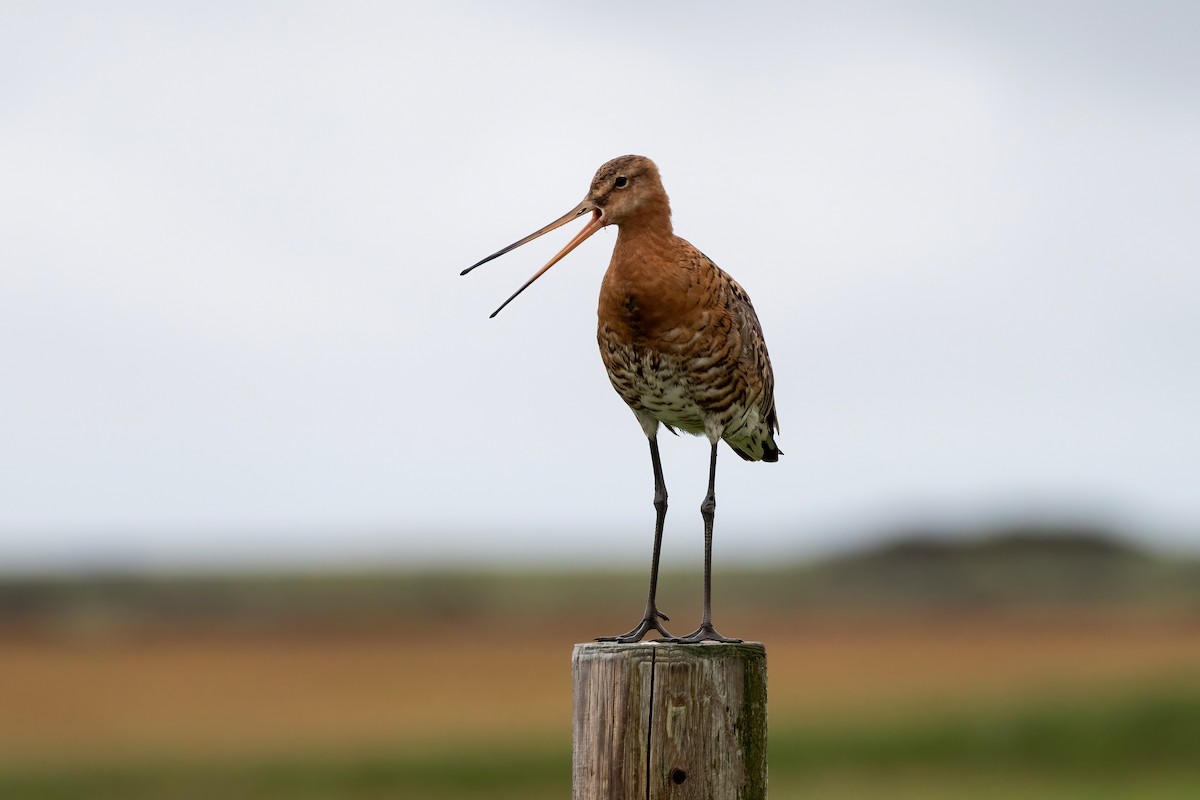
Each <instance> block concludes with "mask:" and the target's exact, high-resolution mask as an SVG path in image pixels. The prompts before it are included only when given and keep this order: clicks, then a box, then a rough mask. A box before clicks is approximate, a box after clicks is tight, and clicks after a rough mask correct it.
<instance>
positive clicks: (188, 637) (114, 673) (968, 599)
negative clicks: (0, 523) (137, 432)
mask: <svg viewBox="0 0 1200 800" xmlns="http://www.w3.org/2000/svg"><path fill="white" fill-rule="evenodd" d="M910 556H911V554H908V555H904V556H903V557H902V558H900V559H899V560H897V558H896V554H895V553H891V554H889V555H888V556H887V558H885V559H883V561H880V562H878V563H875V564H872V562H870V561H869V560H864V559H857V560H854V561H853V562H847V563H845V564H841V565H834V566H829V565H826V566H823V567H819V568H811V569H808V568H806V569H805V570H801V571H795V570H782V571H780V570H777V571H773V572H747V573H727V574H723V575H720V576H718V579H717V586H718V591H717V594H718V596H717V603H718V606H717V608H718V611H719V613H720V614H721V615H720V616H719V617H718V624H719V626H720V627H722V629H724V630H727V631H733V632H736V633H738V634H739V635H741V636H744V637H746V638H750V639H757V640H761V641H763V642H765V643H766V645H767V652H768V663H769V695H770V736H771V762H770V768H771V791H772V796H773V797H776V798H787V797H798V798H799V797H830V798H849V797H878V796H889V797H1048V798H1049V797H1055V798H1057V797H1139V798H1140V797H1180V798H1182V797H1196V796H1200V603H1197V602H1196V600H1197V597H1198V596H1200V590H1196V591H1192V589H1190V588H1189V587H1191V586H1192V583H1191V581H1192V578H1193V577H1194V567H1192V566H1190V565H1187V564H1183V565H1181V564H1179V563H1178V562H1171V563H1167V562H1162V563H1159V562H1156V561H1154V560H1147V559H1145V558H1142V557H1136V558H1135V557H1131V556H1129V555H1128V554H1120V555H1118V556H1113V555H1112V554H1109V555H1106V556H1104V557H1103V558H1102V559H1101V560H1099V561H1095V560H1094V561H1093V562H1092V563H1091V565H1090V566H1086V559H1085V561H1084V562H1078V561H1077V560H1075V561H1072V562H1071V564H1073V566H1067V562H1065V561H1062V563H1059V562H1060V561H1061V559H1062V554H1058V555H1055V554H1053V553H1051V554H1050V555H1046V554H1042V555H1040V556H1039V555H1037V554H1036V553H1034V554H1032V555H1031V553H1030V552H1023V553H1022V555H1021V556H1020V558H1019V559H1018V561H1017V562H1012V563H1008V564H1007V565H1006V564H1004V563H1002V562H1003V559H1000V561H997V560H996V556H995V554H991V555H987V556H986V558H985V559H984V561H980V560H979V558H977V557H975V556H970V557H966V558H965V559H964V558H963V557H961V554H959V555H956V556H954V557H953V559H952V560H954V561H955V563H954V564H952V565H948V564H946V563H942V562H940V561H939V559H941V558H942V556H934V557H933V560H932V561H931V560H930V558H929V557H928V554H927V553H925V554H919V555H918V558H917V561H916V562H913V561H912V560H911V558H910ZM1070 558H1071V559H1078V558H1079V554H1077V553H1076V554H1074V555H1072V556H1070ZM905 559H908V560H907V561H906V560H905ZM1114 559H1115V560H1114ZM914 563H915V564H916V566H915V567H914ZM1080 563H1084V564H1085V566H1084V567H1082V568H1081V567H1080V566H1079V565H1080ZM1021 564H1024V565H1025V566H1023V567H1022V566H1020V565H1021ZM1030 564H1032V565H1034V567H1035V569H1034V572H1035V573H1040V572H1042V571H1044V570H1046V569H1049V570H1050V572H1051V573H1053V574H1054V575H1056V576H1057V578H1056V580H1053V581H1049V582H1047V583H1044V584H1039V583H1038V581H1040V580H1043V579H1042V578H1040V577H1039V578H1031V577H1030V576H1029V574H1027V568H1028V566H1029V565H1030ZM1056 565H1057V566H1056ZM877 569H881V570H884V571H885V572H886V573H887V574H888V575H890V576H891V579H893V580H895V579H897V577H898V576H899V578H900V579H901V582H904V580H907V579H906V578H904V576H905V574H906V573H907V574H908V575H909V577H911V578H913V580H912V581H911V585H910V586H909V588H908V590H907V591H900V589H898V588H896V587H893V588H892V589H890V590H888V591H889V593H890V594H887V595H885V596H887V597H891V601H890V602H885V601H884V599H883V598H881V597H879V596H876V594H875V591H877V590H879V588H880V587H879V586H878V582H876V581H870V580H867V578H868V577H869V576H870V575H871V574H872V572H873V571H874V570H877ZM914 570H915V571H914ZM1072 570H1081V571H1076V572H1072ZM856 571H857V572H856ZM1006 571H1007V572H1006ZM1098 572H1105V577H1104V579H1103V581H1104V584H1105V586H1104V587H1096V586H1091V587H1087V586H1084V587H1080V586H1076V587H1075V588H1074V589H1071V590H1070V591H1060V590H1058V589H1049V588H1047V587H1049V586H1051V585H1052V584H1054V583H1056V582H1062V581H1066V580H1067V578H1066V577H1064V576H1072V575H1073V576H1074V578H1072V579H1078V578H1079V576H1080V575H1087V574H1098ZM952 573H953V574H952ZM918 574H925V575H926V577H928V578H929V579H930V580H933V579H934V578H937V580H934V582H933V583H932V584H930V583H927V582H924V581H920V580H916V579H915V576H916V575H918ZM1005 574H1007V575H1008V580H1007V581H1005V580H1000V578H1001V577H1003V576H1004V575H1005ZM856 575H857V578H856V577H855V576H856ZM939 575H940V577H938V576H939ZM987 576H991V579H993V580H994V581H995V583H994V587H1000V588H998V589H997V588H993V589H992V590H989V591H982V592H981V591H979V590H978V586H979V585H980V584H981V583H982V584H983V585H985V586H987V585H993V584H989V583H988V580H984V578H985V577H987ZM667 577H668V578H670V580H666V581H664V585H666V584H672V585H673V586H674V589H672V590H670V591H664V601H665V602H664V607H665V608H669V609H670V610H672V611H675V613H676V616H677V619H678V620H680V621H681V624H682V625H683V626H684V627H687V626H688V623H689V622H691V621H693V620H691V619H690V616H691V615H689V614H684V613H681V612H680V611H678V610H677V609H688V608H691V607H693V606H695V605H696V602H695V600H696V597H697V595H695V594H694V590H695V586H694V585H693V584H692V579H691V578H690V577H687V576H683V575H679V576H667ZM835 577H840V579H839V580H837V581H835V583H836V586H837V587H838V588H837V589H834V588H829V586H826V588H824V589H820V588H814V586H817V587H819V586H822V585H825V583H824V582H825V581H827V580H832V579H833V578H835ZM856 580H863V581H864V585H865V586H868V585H869V587H872V588H869V589H867V588H864V589H861V590H856V591H854V592H850V590H849V589H848V588H847V586H849V585H853V584H854V582H855V581H856ZM956 580H957V581H960V582H962V585H961V586H960V588H959V589H958V590H956V591H953V592H948V590H947V589H946V586H947V584H948V582H949V583H952V582H954V581H956ZM640 583H641V581H640V576H636V575H624V574H621V575H615V574H613V575H609V574H603V573H589V574H582V575H566V576H561V575H560V576H550V575H505V574H491V573H485V574H477V575H463V574H451V573H445V574H434V575H429V574H415V573H414V574H408V575H385V574H377V575H370V576H364V575H342V576H312V575H310V576H273V577H272V576H241V577H224V576H207V577H195V576H192V577H174V578H168V577H160V578H154V579H147V578H136V577H124V578H113V577H110V578H92V579H88V580H81V579H71V580H66V579H63V580H58V581H53V580H50V581H48V580H44V579H43V580H32V579H22V580H15V579H14V580H9V581H7V582H6V583H5V584H4V589H3V593H2V595H0V596H2V597H3V598H4V602H5V605H4V607H3V610H4V613H3V614H0V620H2V621H3V627H2V628H0V631H2V634H0V676H2V680H0V796H2V797H5V798H9V797H13V798H17V797H31V798H34V797H62V798H67V797H114V798H115V797H122V798H127V797H129V798H191V797H197V798H200V797H235V798H267V797H270V798H285V797H303V798H310V797H312V798H315V797H351V798H354V797H372V798H374V797H430V798H446V800H450V799H451V798H468V797H527V798H542V797H546V798H550V797H559V798H561V797H565V796H568V793H569V786H570V714H571V698H570V655H571V648H572V645H573V643H575V642H579V641H587V640H589V639H590V638H591V637H593V636H595V635H597V634H601V633H608V632H612V631H615V630H616V629H618V628H622V627H624V626H625V625H626V624H627V623H630V622H632V616H633V615H635V614H636V613H637V610H638V608H639V607H640V601H641V599H642V598H641V591H640ZM967 586H974V587H976V590H975V591H969V590H968V589H967V588H966V587H967ZM1039 586H1040V587H1041V588H1040V589H1039V588H1038V587H1039ZM1047 591H1049V592H1051V594H1054V593H1055V592H1059V594H1058V595H1057V596H1052V597H1047V596H1045V592H1047ZM1039 593H1041V594H1040V595H1039ZM764 594H765V595H767V597H762V596H760V595H764ZM770 595H774V596H775V600H774V601H773V602H772V601H771V600H770ZM1031 595H1032V596H1033V599H1032V600H1031V599H1030V597H1031ZM722 608H724V609H726V611H725V612H720V609H722ZM611 609H619V610H623V611H626V612H627V613H626V614H617V613H616V612H615V611H612V612H611V613H610V610H611ZM601 610H602V611H603V612H604V613H603V614H601V613H600V611H601ZM627 617H628V619H627Z"/></svg>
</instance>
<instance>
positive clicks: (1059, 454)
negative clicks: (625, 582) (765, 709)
mask: <svg viewBox="0 0 1200 800" xmlns="http://www.w3.org/2000/svg"><path fill="white" fill-rule="evenodd" d="M414 5H415V4H400V3H386V2H380V3H350V2H322V3H303V2H296V3H246V2H237V3H160V2H146V3H121V2H109V3H103V4H96V3H90V2H81V3H62V2H28V3H23V2H5V3H3V4H2V5H0V270H2V283H0V569H3V568H5V567H8V568H17V567H28V566H67V567H72V566H81V565H83V566H86V565H106V564H107V565H121V564H133V565H137V564H173V565H182V566H191V565H200V564H209V563H226V562H229V563H233V562H241V563H247V562H254V563H261V562H264V561H267V562H269V561H276V562H293V561H308V562H311V563H315V564H324V563H341V562H348V561H349V562H354V561H359V562H361V561H364V560H371V559H377V558H383V559H388V560H390V561H394V562H399V563H427V562H430V561H434V562H447V561H454V560H458V559H465V560H468V561H472V562H477V563H488V562H492V561H497V560H500V561H509V562H514V563H524V562H527V561H538V562H546V561H557V560H560V559H569V560H579V559H587V560H588V561H589V562H590V561H593V560H600V559H602V560H610V561H624V562H630V563H638V564H640V563H642V562H643V561H644V560H646V558H647V556H648V554H649V548H650V540H651V530H652V523H653V508H652V506H651V497H652V481H651V473H650V464H649V458H648V455H647V449H646V443H645V438H644V436H643V435H642V433H641V430H640V428H639V426H638V425H637V423H636V421H635V419H634V417H633V415H632V414H631V413H630V412H629V411H628V409H627V408H626V407H625V406H624V404H623V403H622V402H621V400H620V399H619V398H618V397H617V395H616V394H615V393H614V392H613V391H612V389H611V387H610V386H609V384H608V380H607V378H606V377H605V374H604V370H603V366H602V365H601V362H600V359H599V356H598V353H597V350H596V345H595V340H594V332H595V307H596V306H595V304H596V296H597V292H598V289H599V285H600V280H601V276H602V274H603V271H604V269H605V266H606V264H607V261H608V258H609V254H610V252H611V248H612V243H613V241H614V240H615V230H609V231H604V232H602V233H601V234H599V235H597V236H595V237H593V238H592V239H590V240H589V241H588V242H587V243H586V244H584V245H583V246H582V247H580V248H579V249H578V250H576V251H575V252H574V253H572V254H571V256H570V257H568V259H566V260H565V261H564V262H562V263H561V264H560V265H558V266H557V267H555V268H554V269H553V270H552V271H551V272H550V273H548V274H547V275H546V276H545V277H544V278H542V280H540V281H539V282H538V283H537V284H536V285H535V286H534V287H533V288H532V289H531V290H529V291H528V292H526V293H525V294H524V295H522V296H521V298H520V299H519V300H517V301H516V302H514V303H513V304H512V305H511V306H509V307H508V308H507V309H505V311H504V312H503V313H502V314H501V315H500V316H499V317H497V318H496V319H491V320H489V319H488V314H489V313H490V312H491V311H492V310H493V308H495V306H496V305H498V304H499V302H500V301H501V300H503V299H504V298H505V297H506V296H508V294H509V293H510V292H511V291H512V290H513V289H515V288H516V287H517V286H518V285H519V284H520V283H521V282H522V281H524V280H525V279H526V278H527V277H528V276H529V275H531V274H532V273H533V272H534V271H535V270H536V269H537V268H539V267H540V266H541V265H542V264H543V263H545V261H546V260H547V258H548V257H549V256H550V255H551V254H552V253H553V252H555V251H556V250H557V249H558V248H560V247H561V246H562V244H563V243H564V242H565V241H566V240H567V239H568V238H570V236H571V235H572V234H573V231H572V230H570V229H564V230H562V231H558V232H556V233H555V234H554V235H551V236H547V237H545V238H544V239H543V240H539V241H538V242H536V243H534V244H531V245H529V246H527V247H524V248H521V249H519V250H517V251H514V252H513V253H510V254H508V255H507V256H505V257H503V258H502V259H499V260H497V261H495V262H492V263H490V264H488V265H486V266H485V267H483V268H480V269H479V270H477V271H476V272H474V273H472V274H471V275H470V276H468V277H465V278H464V277H459V272H460V270H461V269H462V268H463V267H465V266H467V265H469V264H471V263H473V262H474V261H476V260H477V259H479V258H481V257H482V256H484V255H487V254H488V253H490V252H492V251H494V250H496V249H497V248H499V247H501V246H503V245H505V244H508V243H509V242H511V241H513V240H515V239H517V238H519V237H521V236H523V235H525V234H526V233H528V232H530V231H532V230H534V229H535V228H538V227H540V226H542V225H544V224H545V223H547V222H549V221H550V220H552V219H554V218H556V217H558V216H559V215H561V214H563V213H564V212H566V211H567V210H568V209H570V208H571V207H572V206H573V205H575V204H576V203H577V202H579V200H580V199H581V198H582V197H583V195H584V194H585V192H586V191H587V187H588V184H589V182H590V180H591V177H592V174H593V173H594V171H595V169H596V168H597V167H598V166H599V165H600V164H601V163H603V162H604V161H606V160H608V159H609V158H612V157H614V156H617V155H621V154H625V153H640V154H644V155H648V156H650V157H651V158H653V159H655V160H656V161H657V163H658V164H659V167H660V169H661V171H662V174H663V178H664V182H665V185H666V187H667V190H668V192H669V193H670V195H671V200H672V205H673V210H674V221H675V228H676V231H677V232H678V233H679V234H680V235H682V236H684V237H685V238H687V239H689V240H690V241H692V242H693V243H695V244H696V245H697V246H698V247H700V248H701V249H702V250H704V252H705V253H707V254H708V255H709V256H711V257H712V258H713V259H714V260H715V261H716V262H717V263H718V264H720V265H721V266H722V267H723V268H725V269H726V270H727V271H729V272H731V273H732V274H733V275H734V276H735V277H737V278H738V280H739V281H740V282H741V283H742V284H743V285H744V286H745V287H746V289H747V290H748V291H749V292H750V294H751V296H752V297H753V299H754V303H755V306H756V308H757V310H758V313H759V317H760V318H761V320H762V324H763V328H764V331H765V333H766V337H767V342H768V345H769V348H770V352H771V357H772V360H773V363H774V367H775V374H776V379H777V386H776V400H777V405H778V408H779V413H780V420H781V423H782V434H781V435H780V436H779V438H778V442H779V445H780V447H781V448H782V449H783V450H784V452H785V453H786V455H785V456H784V457H783V458H782V459H781V460H780V462H779V463H777V464H756V463H744V462H742V461H741V460H740V459H738V458H736V457H734V455H733V454H732V452H731V451H729V450H728V449H723V450H722V452H721V456H720V464H719V469H718V476H717V478H718V479H717V496H718V510H717V519H716V539H717V558H718V561H720V560H722V559H733V558H738V559H742V560H753V559H756V558H758V559H761V558H774V557H777V556H780V555H792V554H795V555H805V554H812V553H820V552H826V551H828V550H830V549H834V548H839V547H843V546H847V545H848V544H851V543H853V542H855V541H858V540H861V539H863V538H869V537H870V536H872V535H876V533H877V532H879V531H882V530H885V529H887V528H888V527H890V526H892V525H896V524H905V523H912V522H914V521H921V520H950V521H956V522H961V523H965V524H981V523H982V522H986V521H988V520H993V519H1003V518H1027V517H1039V516H1040V517H1047V518H1083V519H1091V520H1099V521H1102V522H1107V523H1110V524H1114V525H1117V526H1120V527H1123V528H1127V529H1129V530H1130V531H1131V532H1132V533H1135V534H1137V535H1140V536H1144V537H1145V540H1146V541H1147V542H1150V543H1152V544H1156V545H1159V546H1166V547H1172V548H1185V549H1186V548H1190V549H1192V550H1197V549H1200V539H1198V538H1197V534H1198V533H1200V488H1198V487H1200V421H1198V420H1200V411H1198V410H1200V314H1198V313H1197V308H1198V305H1200V266H1198V265H1200V222H1198V221H1200V145H1198V143H1200V81H1198V80H1197V76H1198V75H1200V48H1198V47H1197V46H1196V42H1197V41H1200V5H1197V4H1196V3H1193V2H1178V3H1168V2H1137V3H1134V2H1128V3H1114V2H1055V1H1054V0H1050V1H1049V2H1047V0H1039V1H1038V2H1029V3H1019V2H1009V3H989V4H984V3H963V2H949V1H948V2H924V3H920V2H917V3H890V2H873V3H872V2H867V3H852V2H846V3H806V2H788V3H738V4H734V3H686V4H684V3H678V4H673V3H633V2H630V3H621V2H610V3H606V4H595V3H511V2H510V3H490V2H478V3H469V2H459V3H439V4H424V5H426V6H427V7H422V8H420V9H418V10H412V8H413V7H414ZM706 456H707V447H706V444H705V443H704V441H703V440H696V439H693V438H691V437H682V438H678V439H676V438H675V437H671V436H669V435H665V434H664V438H663V459H664V466H665V470H666V479H667V485H668V488H669V490H670V496H671V511H670V514H669V517H668V526H667V544H666V550H665V552H664V558H665V559H667V561H668V562H669V563H681V562H688V561H694V560H695V559H697V558H699V555H700V548H701V536H700V532H701V527H700V516H699V513H698V506H699V502H700V500H701V499H702V497H703V494H704V488H705V486H704V481H705V470H706V467H707V458H706Z"/></svg>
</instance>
